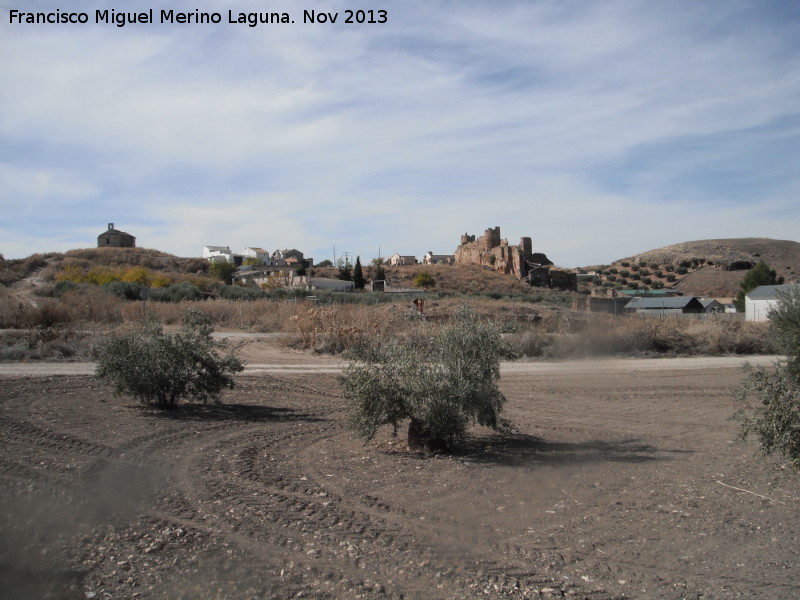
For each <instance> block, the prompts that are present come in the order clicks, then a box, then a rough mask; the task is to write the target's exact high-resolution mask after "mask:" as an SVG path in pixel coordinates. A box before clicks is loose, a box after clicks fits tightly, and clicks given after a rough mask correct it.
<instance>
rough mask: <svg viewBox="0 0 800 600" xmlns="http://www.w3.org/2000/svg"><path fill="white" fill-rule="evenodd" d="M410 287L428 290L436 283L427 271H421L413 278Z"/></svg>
mask: <svg viewBox="0 0 800 600" xmlns="http://www.w3.org/2000/svg"><path fill="white" fill-rule="evenodd" d="M411 285H413V286H414V287H418V288H429V287H433V286H434V285H436V281H435V280H434V279H433V276H432V275H431V274H430V273H428V272H427V271H422V272H421V273H417V274H416V275H415V276H414V279H413V280H412V282H411Z"/></svg>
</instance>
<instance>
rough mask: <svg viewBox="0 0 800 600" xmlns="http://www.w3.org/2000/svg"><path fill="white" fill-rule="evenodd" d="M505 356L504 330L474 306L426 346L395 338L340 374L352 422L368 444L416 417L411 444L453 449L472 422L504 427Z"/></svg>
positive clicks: (411, 425)
mask: <svg viewBox="0 0 800 600" xmlns="http://www.w3.org/2000/svg"><path fill="white" fill-rule="evenodd" d="M505 354H507V350H506V349H505V347H504V345H503V343H502V340H501V337H500V332H499V331H498V329H497V328H496V327H495V326H494V325H492V324H490V323H487V322H483V321H481V320H480V319H479V318H478V316H477V315H476V314H475V313H473V312H472V311H470V310H469V309H467V308H461V309H459V310H458V311H457V312H456V314H455V315H454V317H453V319H452V322H451V323H450V324H449V325H447V326H445V327H443V328H442V329H441V330H440V331H439V332H437V333H434V334H433V335H432V337H431V341H430V344H429V345H428V346H427V347H419V346H414V345H412V344H410V343H407V342H400V341H397V340H395V341H392V342H388V343H384V344H379V345H377V346H376V347H374V348H371V349H369V350H367V351H364V352H362V353H361V354H360V356H358V360H356V361H354V362H353V363H351V364H350V365H349V366H348V367H347V369H346V370H345V372H344V374H343V376H342V377H340V383H341V385H342V387H343V389H344V395H345V397H346V398H347V400H348V402H349V424H350V427H351V429H353V430H354V431H355V433H356V434H357V435H358V436H359V437H361V438H363V439H365V440H367V441H369V440H371V439H372V438H373V437H374V436H375V434H376V432H377V430H378V429H379V428H380V427H381V426H383V425H391V426H392V427H393V428H394V430H395V432H397V430H398V428H399V427H400V425H401V423H402V422H404V421H405V420H409V427H408V436H409V446H410V447H412V448H419V447H424V448H427V449H447V448H450V447H452V446H453V444H455V443H456V442H457V441H458V440H460V439H462V438H463V437H464V436H465V434H466V431H467V427H468V425H469V424H470V423H472V422H476V423H478V424H479V425H482V426H485V427H491V428H494V429H497V428H498V426H499V425H500V417H499V415H500V412H501V411H502V409H503V403H504V402H505V397H504V396H503V394H502V393H501V392H500V390H499V389H498V387H497V382H498V380H499V378H500V359H501V357H503V356H504V355H505Z"/></svg>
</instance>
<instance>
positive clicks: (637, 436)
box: [0, 346, 800, 600]
mask: <svg viewBox="0 0 800 600" xmlns="http://www.w3.org/2000/svg"><path fill="white" fill-rule="evenodd" d="M242 350H243V352H244V354H247V352H250V353H251V354H250V355H249V358H250V360H251V361H252V360H255V358H256V356H257V353H254V352H253V347H252V346H248V347H247V348H242ZM301 358H302V357H300V356H289V357H288V358H285V360H284V362H283V367H284V368H283V370H278V369H273V370H272V371H270V369H267V368H265V369H262V370H258V369H255V370H253V369H251V370H250V374H247V375H242V376H240V377H239V379H238V385H237V387H236V389H235V390H233V391H230V392H227V394H226V395H225V396H224V404H223V405H220V406H214V407H204V406H194V405H189V406H184V407H183V408H182V409H181V410H179V411H176V412H174V413H171V414H164V413H159V412H156V411H153V410H149V409H146V408H143V407H141V406H140V405H138V404H136V403H134V402H133V401H131V400H129V399H126V398H118V397H114V396H113V395H112V394H111V393H110V392H109V391H108V390H107V389H106V388H105V387H104V386H102V385H100V384H99V382H98V381H97V380H95V379H94V378H93V377H92V376H90V375H55V376H54V375H42V374H40V375H24V376H23V375H8V374H5V375H0V444H2V454H0V482H1V484H0V485H1V487H0V503H1V504H2V507H1V508H2V510H0V536H1V537H0V597H2V598H5V599H9V598H26V599H27V598H57V599H61V598H64V599H67V598H70V599H71V598H75V599H78V598H98V599H102V598H142V599H145V598H159V599H173V598H187V599H189V598H192V599H193V598H200V599H209V598H220V599H221V598H232V599H240V598H241V599H244V598H269V599H272V598H275V599H283V598H319V599H322V598H366V599H386V598H391V599H398V598H406V599H411V598H413V599H456V598H459V599H460V598H507V597H510V598H542V597H544V598H557V597H567V598H590V599H595V600H601V599H612V598H614V599H621V598H642V599H648V598H659V599H660V598H669V599H678V598H725V599H728V598H762V599H770V600H775V599H787V600H788V599H796V598H798V597H800V556H799V555H798V553H800V520H799V519H798V502H800V477H798V475H797V473H795V472H792V471H791V470H789V469H786V468H784V466H783V463H782V461H781V460H779V459H777V458H764V457H761V456H758V455H757V454H756V445H755V442H753V441H749V442H747V443H740V442H738V441H736V434H737V430H736V425H735V424H734V423H732V422H731V421H729V420H728V418H729V416H730V415H731V413H732V412H733V410H734V407H733V403H732V400H731V393H732V390H733V389H734V388H735V387H736V385H737V383H738V381H739V380H740V378H741V376H742V375H741V371H740V370H739V369H738V368H736V367H733V368H732V367H727V366H713V365H712V366H709V367H704V368H693V367H692V364H691V363H684V364H681V363H671V366H669V367H667V366H666V365H667V364H670V363H664V365H665V367H664V368H659V367H658V365H656V366H655V367H648V368H644V369H643V368H641V367H637V365H641V364H643V363H639V362H637V361H618V364H616V366H615V367H614V368H605V367H602V368H597V365H593V364H592V363H583V364H577V365H575V364H573V365H572V366H571V367H569V368H564V367H562V368H560V369H550V370H547V369H540V370H535V369H526V368H520V367H516V368H514V367H512V368H507V369H505V370H504V375H503V378H502V379H501V387H502V389H503V391H504V393H505V394H506V396H507V398H508V403H507V407H506V413H505V416H506V417H507V418H509V419H510V420H511V422H512V424H513V431H511V432H505V433H494V432H486V431H483V430H475V432H474V435H473V436H472V437H471V438H470V440H469V442H468V443H467V445H466V446H465V447H464V448H463V449H462V450H460V451H459V452H457V453H455V454H453V455H448V456H438V457H432V456H422V455H417V454H412V453H409V452H407V451H406V450H405V448H404V444H403V442H402V440H401V439H393V438H392V437H391V436H390V432H389V431H386V433H385V435H382V436H381V437H380V439H378V440H376V441H375V442H373V443H371V444H370V445H367V446H364V445H363V444H362V443H361V442H360V441H358V440H355V439H354V438H353V437H352V435H351V434H350V432H349V431H348V430H347V428H346V407H345V404H344V402H343V400H342V397H341V395H340V393H339V389H338V386H337V384H336V373H335V372H325V369H324V368H321V367H324V366H325V364H327V365H328V366H332V365H333V364H334V361H330V360H329V359H328V361H327V363H326V361H325V360H322V359H320V360H317V359H315V362H314V366H315V367H319V368H316V369H312V370H303V369H301V368H299V367H297V368H295V367H294V366H293V365H296V364H300V363H301V362H302V360H299V359H301ZM609 364H610V363H609Z"/></svg>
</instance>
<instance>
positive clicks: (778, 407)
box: [734, 288, 800, 468]
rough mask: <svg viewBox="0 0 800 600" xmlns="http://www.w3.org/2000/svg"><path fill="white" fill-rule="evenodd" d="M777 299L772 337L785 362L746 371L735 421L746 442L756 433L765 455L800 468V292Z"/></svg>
mask: <svg viewBox="0 0 800 600" xmlns="http://www.w3.org/2000/svg"><path fill="white" fill-rule="evenodd" d="M778 298H779V299H778V304H777V305H776V307H775V308H774V309H773V310H772V311H770V313H769V316H770V334H771V337H772V339H773V342H774V343H775V345H776V347H777V348H778V350H779V351H780V352H781V353H782V354H784V355H785V357H786V358H785V360H782V361H778V362H777V363H776V364H775V365H774V367H773V368H771V369H765V368H763V367H762V368H755V367H752V366H750V365H747V366H746V367H745V370H746V373H747V376H746V377H745V379H744V381H743V382H742V384H741V386H740V387H739V389H738V390H737V392H736V398H737V400H738V401H739V402H740V404H741V407H740V409H739V410H738V411H737V412H736V414H735V415H734V418H735V419H736V420H738V421H739V423H740V424H741V426H742V437H743V438H744V437H747V435H748V434H750V433H755V434H756V435H757V436H758V439H759V441H760V443H761V450H762V451H763V452H764V453H765V454H772V453H773V452H778V453H780V454H782V455H783V456H785V457H787V458H789V459H790V460H791V461H792V465H793V466H794V467H795V468H800V288H797V289H794V290H792V291H789V292H778ZM750 398H755V399H756V401H757V402H756V403H755V404H754V403H752V402H751V401H750Z"/></svg>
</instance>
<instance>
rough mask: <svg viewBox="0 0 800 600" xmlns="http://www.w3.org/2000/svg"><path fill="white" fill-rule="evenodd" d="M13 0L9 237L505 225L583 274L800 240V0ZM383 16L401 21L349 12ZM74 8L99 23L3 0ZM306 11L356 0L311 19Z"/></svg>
mask: <svg viewBox="0 0 800 600" xmlns="http://www.w3.org/2000/svg"><path fill="white" fill-rule="evenodd" d="M68 5H69V7H68V8H64V4H63V3H61V4H59V3H56V2H53V1H39V0H25V1H24V2H23V1H22V0H14V1H7V0H0V19H1V20H0V59H1V60H0V81H1V82H2V86H0V215H2V217H0V253H2V254H3V255H5V257H6V258H18V257H24V256H27V255H29V254H32V253H34V252H46V251H64V250H69V249H71V248H81V247H91V246H93V245H95V244H96V237H97V235H98V234H99V233H101V232H102V231H103V230H104V229H105V228H106V225H107V223H109V222H114V223H115V224H116V226H117V228H119V229H122V230H124V231H127V232H129V233H131V234H133V235H135V236H136V237H137V244H138V245H140V246H143V247H148V248H157V249H160V250H164V251H167V252H170V253H173V254H177V255H180V256H199V255H201V253H202V247H203V246H204V245H206V244H208V245H228V246H230V247H231V248H232V249H234V250H236V251H240V252H241V251H242V250H243V249H244V247H245V246H258V247H264V248H266V249H268V250H270V251H272V250H275V249H277V248H298V249H300V250H303V251H304V252H305V253H306V255H307V256H312V257H313V258H314V259H316V260H317V261H319V260H322V259H326V258H332V255H333V247H334V246H335V247H336V251H337V254H338V255H341V254H342V253H344V252H349V253H350V254H351V256H356V255H360V256H361V257H362V260H363V261H365V262H367V261H369V260H370V259H371V258H373V257H375V256H377V254H378V249H379V248H380V251H381V254H383V255H384V256H389V255H391V254H392V253H394V252H400V253H401V254H416V255H417V256H418V257H420V258H421V257H422V255H423V254H424V253H425V252H426V251H428V250H433V251H434V253H450V252H452V251H453V250H454V249H455V247H456V245H457V244H458V241H459V238H460V236H461V234H463V233H465V232H469V233H473V234H481V233H482V232H483V230H484V229H486V228H487V227H494V226H496V225H499V226H500V227H501V231H502V235H503V237H506V238H508V239H509V241H510V242H511V243H517V242H518V240H519V238H520V237H521V236H530V237H532V238H533V247H534V250H535V251H539V252H544V253H546V254H547V255H548V256H549V257H550V259H551V260H553V261H554V262H555V263H556V264H558V265H560V266H564V267H576V266H584V265H591V264H598V263H606V262H610V261H612V260H614V259H617V258H622V257H625V256H629V255H632V254H635V253H637V252H641V251H645V250H649V249H652V248H657V247H660V246H663V245H667V244H673V243H678V242H683V241H688V240H695V239H705V238H727V237H772V238H777V239H791V240H799V239H800V238H798V232H800V3H798V2H791V1H772V0H753V1H745V0H725V1H723V0H719V1H705V2H704V1H698V0H686V1H682V0H673V1H670V2H653V1H652V0H638V1H633V0H631V1H627V0H607V1H604V2H594V1H591V2H590V1H588V0H587V1H569V0H566V1H565V0H553V1H525V2H523V1H519V2H513V1H490V0H466V1H458V2H456V1H435V0H428V1H425V2H423V1H416V0H403V1H395V0H381V1H375V0H370V2H362V3H351V2H350V1H349V0H347V1H340V0H330V1H327V2H321V1H319V0H296V1H291V2H286V1H280V0H279V1H277V2H275V3H269V6H268V10H270V11H286V12H288V13H289V14H290V15H291V17H292V18H294V19H295V21H296V22H295V23H293V24H271V25H259V26H257V27H254V28H250V27H247V26H246V25H233V24H228V23H226V21H227V11H228V10H233V11H234V14H236V13H238V12H250V11H256V12H257V11H259V10H261V11H263V10H264V8H263V7H264V3H262V2H254V1H251V0H240V1H238V2H229V1H226V0H195V1H194V2H185V1H183V0H146V1H141V0H130V1H127V2H125V3H124V9H125V10H126V11H134V10H137V11H139V10H147V9H150V8H152V9H154V12H155V14H156V19H158V14H159V11H160V10H161V9H173V10H184V11H193V10H194V9H195V8H197V9H200V10H201V11H216V12H219V13H220V14H221V15H222V16H223V22H222V23H220V24H218V25H204V24H189V25H166V24H160V23H155V24H139V25H126V26H125V27H123V28H118V27H116V26H114V25H106V24H95V23H94V22H93V21H94V11H95V10H96V9H110V8H117V9H118V8H119V7H120V6H121V5H120V3H118V2H113V3H112V2H111V1H110V0H105V1H94V2H92V1H87V2H83V1H79V0H78V1H72V2H69V3H68ZM365 6H366V7H368V8H373V9H374V10H379V9H383V10H386V11H387V12H388V23H386V24H362V25H357V24H352V25H348V24H345V23H343V22H342V21H343V20H344V18H345V13H344V11H345V10H347V9H348V8H353V9H357V8H364V7H365ZM57 8H59V9H61V10H62V11H67V10H70V11H77V12H80V11H84V12H87V13H88V14H89V16H90V23H88V24H85V25H66V24H59V25H43V24H38V25H35V24H17V23H14V24H10V23H9V11H10V10H11V9H16V10H20V11H27V12H37V11H55V10H56V9H57ZM303 10H317V11H320V10H324V11H326V12H335V11H338V12H340V17H339V20H338V22H337V23H335V24H304V23H303V22H302V20H303Z"/></svg>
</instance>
